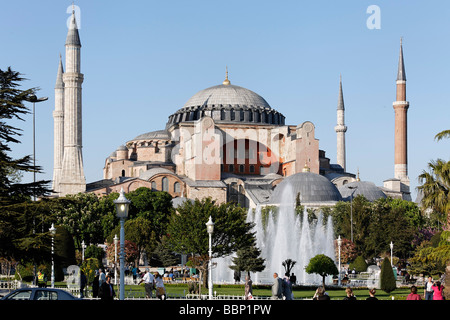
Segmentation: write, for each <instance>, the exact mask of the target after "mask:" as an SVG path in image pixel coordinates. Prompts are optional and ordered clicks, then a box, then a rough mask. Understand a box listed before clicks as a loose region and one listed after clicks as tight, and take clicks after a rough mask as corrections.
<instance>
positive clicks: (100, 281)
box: [98, 268, 106, 288]
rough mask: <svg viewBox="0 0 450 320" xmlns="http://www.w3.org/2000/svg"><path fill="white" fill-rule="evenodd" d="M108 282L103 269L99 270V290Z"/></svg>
mask: <svg viewBox="0 0 450 320" xmlns="http://www.w3.org/2000/svg"><path fill="white" fill-rule="evenodd" d="M105 281H106V275H105V273H104V272H103V269H102V268H100V269H98V286H99V288H100V287H101V286H102V284H103V283H104V282H105Z"/></svg>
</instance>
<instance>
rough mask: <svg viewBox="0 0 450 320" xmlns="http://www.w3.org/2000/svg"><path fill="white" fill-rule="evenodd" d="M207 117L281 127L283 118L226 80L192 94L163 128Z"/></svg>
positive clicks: (261, 98)
mask: <svg viewBox="0 0 450 320" xmlns="http://www.w3.org/2000/svg"><path fill="white" fill-rule="evenodd" d="M204 116H209V117H211V118H213V119H214V121H215V122H219V123H220V122H221V123H247V124H270V125H284V120H285V118H284V116H283V115H282V114H281V113H279V112H278V111H276V110H274V109H272V108H271V107H270V105H269V104H268V103H267V101H266V100H265V99H264V98H263V97H261V96H260V95H259V94H257V93H255V92H253V91H251V90H249V89H246V88H243V87H240V86H236V85H232V84H231V83H230V81H229V80H228V76H227V78H226V79H225V81H224V82H223V83H222V84H221V85H217V86H213V87H210V88H207V89H204V90H201V91H199V92H197V93H196V94H194V95H193V96H192V97H191V98H190V99H189V100H188V101H187V102H186V103H185V105H184V106H183V108H181V109H179V110H178V111H177V112H175V113H174V114H172V115H171V116H170V117H169V121H168V122H167V126H166V128H169V127H171V126H173V125H176V124H178V123H180V122H189V121H196V120H199V119H201V118H203V117H204Z"/></svg>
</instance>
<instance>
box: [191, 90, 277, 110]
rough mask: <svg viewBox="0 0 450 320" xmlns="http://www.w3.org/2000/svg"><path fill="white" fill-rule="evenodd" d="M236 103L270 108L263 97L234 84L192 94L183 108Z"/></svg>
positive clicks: (237, 104)
mask: <svg viewBox="0 0 450 320" xmlns="http://www.w3.org/2000/svg"><path fill="white" fill-rule="evenodd" d="M213 105H232V106H233V105H236V106H252V107H260V108H263V109H271V108H270V106H269V104H268V103H267V101H266V100H264V98H263V97H261V96H260V95H258V94H257V93H255V92H253V91H251V90H249V89H246V88H243V87H239V86H235V85H231V84H229V85H224V84H221V85H218V86H214V87H210V88H207V89H204V90H201V91H199V92H197V93H196V94H194V95H193V96H192V97H191V98H190V99H189V100H188V101H187V102H186V104H185V105H184V107H183V108H187V107H192V106H213Z"/></svg>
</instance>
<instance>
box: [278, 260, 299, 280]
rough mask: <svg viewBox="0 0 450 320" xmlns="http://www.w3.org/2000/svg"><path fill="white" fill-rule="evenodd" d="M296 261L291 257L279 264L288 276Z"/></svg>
mask: <svg viewBox="0 0 450 320" xmlns="http://www.w3.org/2000/svg"><path fill="white" fill-rule="evenodd" d="M296 263H297V261H294V260H292V259H286V260H284V261H283V262H282V263H281V264H282V265H283V267H284V271H285V274H286V275H287V276H288V277H289V275H290V274H291V270H292V268H293V267H294V265H295V264H296Z"/></svg>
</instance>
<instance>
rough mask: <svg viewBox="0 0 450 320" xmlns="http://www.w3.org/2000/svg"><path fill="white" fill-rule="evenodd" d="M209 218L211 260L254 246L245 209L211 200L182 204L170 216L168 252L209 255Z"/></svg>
mask: <svg viewBox="0 0 450 320" xmlns="http://www.w3.org/2000/svg"><path fill="white" fill-rule="evenodd" d="M209 216H211V217H212V220H213V222H214V224H215V225H214V234H213V235H212V250H213V257H223V256H227V255H230V254H231V253H233V252H236V251H237V250H238V249H243V248H246V247H249V246H251V245H253V243H254V241H255V234H254V232H252V231H251V230H252V228H253V226H254V225H253V223H249V222H247V221H246V217H247V210H246V209H244V208H241V207H239V206H237V205H235V204H234V203H222V204H219V205H218V204H216V203H215V202H214V201H213V200H212V199H211V198H205V199H202V200H201V201H200V200H198V199H196V200H195V201H194V202H193V203H192V202H190V201H186V202H184V203H183V204H182V205H181V206H180V207H178V208H177V213H173V214H172V215H171V217H170V223H169V225H168V228H167V234H168V237H167V240H168V245H169V246H170V247H171V250H172V251H174V252H178V253H190V254H193V255H207V254H208V248H209V245H208V242H209V240H208V239H209V238H208V233H207V231H206V222H207V221H208V219H209Z"/></svg>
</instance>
